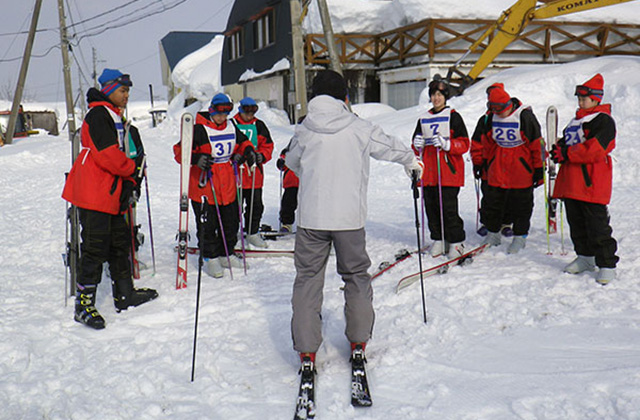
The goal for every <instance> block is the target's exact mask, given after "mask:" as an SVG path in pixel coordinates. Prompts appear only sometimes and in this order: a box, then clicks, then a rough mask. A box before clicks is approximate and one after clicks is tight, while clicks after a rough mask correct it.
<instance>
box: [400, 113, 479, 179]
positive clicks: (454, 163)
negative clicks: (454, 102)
mask: <svg viewBox="0 0 640 420" xmlns="http://www.w3.org/2000/svg"><path fill="white" fill-rule="evenodd" d="M448 108H449V107H445V108H444V109H448ZM444 109H443V110H441V111H440V112H438V113H436V112H434V111H433V109H430V110H429V114H430V115H438V114H439V113H441V112H442V111H444ZM417 134H420V135H423V133H422V124H421V120H420V119H419V120H418V123H417V124H416V128H415V130H414V131H413V136H412V137H411V138H412V139H413V138H414V137H415V136H416V135H417ZM448 134H449V140H451V148H450V149H449V151H447V152H445V151H444V150H439V149H437V148H436V147H434V146H433V145H430V144H425V147H424V149H423V150H422V156H420V151H419V150H418V149H416V148H415V147H414V146H413V144H412V145H411V148H412V149H413V152H414V153H415V155H416V156H418V158H419V159H422V163H423V164H424V171H423V173H422V180H421V185H422V186H430V187H432V186H436V185H438V153H440V156H439V158H440V171H441V177H442V185H443V186H445V187H462V186H463V185H464V159H463V158H462V155H463V154H465V153H466V152H467V151H468V150H469V135H468V134H467V127H466V126H465V125H464V121H463V119H462V116H460V114H458V113H457V112H456V111H455V110H454V109H451V113H450V117H449V133H448ZM424 137H425V138H426V137H429V134H424Z"/></svg>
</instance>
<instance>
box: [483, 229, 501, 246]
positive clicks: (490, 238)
mask: <svg viewBox="0 0 640 420" xmlns="http://www.w3.org/2000/svg"><path fill="white" fill-rule="evenodd" d="M501 243H502V237H501V235H500V232H488V233H487V236H486V237H485V238H484V241H483V242H482V244H483V245H484V244H489V246H498V245H500V244H501Z"/></svg>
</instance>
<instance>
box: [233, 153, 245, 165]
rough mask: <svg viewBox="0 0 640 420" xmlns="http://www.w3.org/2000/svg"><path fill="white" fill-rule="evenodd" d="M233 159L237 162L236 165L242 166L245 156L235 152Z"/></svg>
mask: <svg viewBox="0 0 640 420" xmlns="http://www.w3.org/2000/svg"><path fill="white" fill-rule="evenodd" d="M231 160H232V161H233V162H235V164H236V165H238V166H240V165H242V164H243V163H244V156H242V155H241V154H240V153H234V154H232V155H231Z"/></svg>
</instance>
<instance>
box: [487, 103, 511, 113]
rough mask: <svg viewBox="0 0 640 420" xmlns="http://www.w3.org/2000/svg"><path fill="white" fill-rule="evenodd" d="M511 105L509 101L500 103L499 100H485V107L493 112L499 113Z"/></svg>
mask: <svg viewBox="0 0 640 420" xmlns="http://www.w3.org/2000/svg"><path fill="white" fill-rule="evenodd" d="M509 105H511V102H506V103H504V104H501V103H499V102H487V109H488V110H489V111H491V112H493V113H494V114H500V113H501V112H503V111H504V110H505V109H507V108H508V107H509Z"/></svg>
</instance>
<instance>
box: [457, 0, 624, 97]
mask: <svg viewBox="0 0 640 420" xmlns="http://www.w3.org/2000/svg"><path fill="white" fill-rule="evenodd" d="M629 1H635V0H543V1H536V0H518V1H517V2H516V3H514V4H513V6H511V7H510V8H509V9H507V10H505V11H504V12H502V14H501V15H500V17H499V18H498V20H497V21H496V22H495V23H494V24H493V25H492V26H491V27H490V28H489V29H487V30H486V31H485V33H484V34H483V35H482V36H481V37H480V38H479V39H478V40H477V41H476V42H474V43H473V45H471V46H470V47H469V49H468V50H467V52H466V53H465V54H464V55H463V56H462V57H461V58H460V59H459V60H458V61H457V62H456V63H455V64H454V65H453V66H452V67H450V68H449V71H448V73H447V81H448V82H449V83H450V84H451V85H452V87H454V90H455V91H457V92H456V93H457V94H458V95H460V94H462V92H463V91H464V89H465V88H467V87H468V86H470V85H471V84H473V83H474V82H475V81H476V79H477V78H478V76H479V75H480V73H482V71H483V70H484V69H485V68H487V66H489V64H491V62H492V61H493V60H494V59H495V58H496V57H497V56H498V54H500V53H501V52H502V51H503V50H504V49H505V48H506V47H507V46H508V45H509V44H510V43H511V42H513V41H514V40H516V39H517V38H518V37H519V36H520V34H521V33H522V30H523V29H524V28H525V27H526V26H527V25H528V24H529V22H531V21H532V20H542V19H549V18H553V17H556V16H562V15H568V14H572V13H578V12H583V11H585V10H590V9H597V8H600V7H605V6H611V5H615V4H618V3H626V2H629ZM494 33H495V36H494V37H493V39H492V40H491V42H489V44H488V45H487V48H486V49H485V50H484V51H483V53H482V54H481V55H480V58H478V60H477V61H476V63H475V64H474V65H473V67H472V68H471V70H470V71H469V74H464V73H463V72H462V71H460V70H459V69H458V66H459V65H460V63H461V62H462V61H463V60H464V59H465V58H466V57H467V56H468V55H469V54H471V53H473V52H475V50H476V49H477V48H478V47H479V46H480V45H481V44H482V42H484V40H485V39H486V38H487V37H488V36H489V35H491V34H494ZM454 79H457V80H455V81H454Z"/></svg>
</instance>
